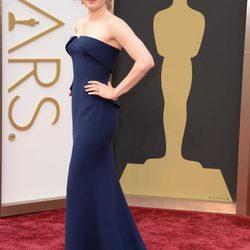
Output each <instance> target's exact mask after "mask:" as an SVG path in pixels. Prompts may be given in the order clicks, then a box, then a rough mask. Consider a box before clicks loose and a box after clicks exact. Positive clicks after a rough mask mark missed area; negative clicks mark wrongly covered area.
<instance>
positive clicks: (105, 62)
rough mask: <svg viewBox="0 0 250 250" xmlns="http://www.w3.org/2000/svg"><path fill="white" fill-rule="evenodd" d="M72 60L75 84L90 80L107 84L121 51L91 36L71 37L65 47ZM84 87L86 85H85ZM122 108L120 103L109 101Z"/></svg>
mask: <svg viewBox="0 0 250 250" xmlns="http://www.w3.org/2000/svg"><path fill="white" fill-rule="evenodd" d="M65 49H66V51H67V53H68V54H69V55H70V56H71V58H72V63H73V75H74V78H73V82H72V84H71V86H70V89H71V90H72V85H73V84H74V83H85V84H87V81H89V80H96V81H100V82H102V83H104V84H107V83H108V81H109V78H110V74H111V73H112V70H113V66H114V63H115V61H116V58H117V56H118V55H119V53H120V50H119V49H118V48H116V47H114V46H112V45H109V44H107V43H105V42H103V41H101V40H99V39H97V38H94V37H90V36H79V37H78V36H71V37H70V39H69V40H68V42H67V43H66V45H65ZM83 85H84V84H83ZM109 101H111V102H114V103H116V104H117V105H119V106H120V104H119V101H118V100H117V101H113V100H109Z"/></svg>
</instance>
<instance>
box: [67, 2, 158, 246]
mask: <svg viewBox="0 0 250 250" xmlns="http://www.w3.org/2000/svg"><path fill="white" fill-rule="evenodd" d="M81 3H82V4H84V6H85V7H87V9H88V16H87V17H86V18H83V19H81V20H79V21H78V22H77V24H76V27H75V32H76V33H75V34H74V35H72V36H71V37H70V39H69V41H68V42H67V43H66V45H65V49H66V51H67V52H68V54H69V55H70V56H71V58H72V62H73V73H74V79H73V82H72V84H71V86H70V93H69V95H70V96H71V97H72V99H71V104H72V123H73V148H72V155H71V159H70V166H69V172H68V179H67V193H66V221H65V249H66V250H145V249H146V246H145V243H144V242H143V240H142V237H141V235H140V233H139V231H138V228H137V226H136V224H135V221H134V219H133V217H132V214H131V212H130V210H129V207H128V205H127V203H126V200H125V197H124V194H123V192H122V189H121V186H120V183H119V179H118V176H117V174H116V171H115V166H114V155H113V136H114V132H115V129H116V127H117V125H118V112H119V107H120V103H119V100H118V99H119V97H120V96H121V95H123V94H124V93H126V92H128V91H129V90H130V89H131V88H133V87H134V86H135V85H136V84H137V83H139V81H140V80H141V79H142V78H143V77H144V76H145V74H146V73H147V72H148V71H149V70H150V69H151V68H152V67H153V66H154V60H153V58H152V56H151V54H150V52H149V51H148V50H147V48H146V47H145V45H144V44H143V42H142V41H141V40H140V39H139V38H138V37H137V36H136V35H135V34H134V32H133V31H132V29H131V28H130V27H129V26H128V24H127V23H126V22H125V21H123V20H122V19H120V18H119V17H117V16H115V15H114V14H112V13H111V12H110V11H109V9H110V8H111V5H110V1H107V0H106V1H105V0H81ZM122 48H123V49H125V50H126V51H127V53H128V54H129V55H130V56H131V58H132V59H133V60H134V65H133V67H132V68H131V70H130V72H128V74H127V76H126V77H125V78H124V79H123V80H122V81H121V82H120V83H119V84H118V85H117V86H116V87H115V88H114V87H113V86H112V84H111V82H110V81H109V79H110V75H111V73H112V70H113V66H114V64H115V62H116V59H117V57H118V55H119V53H120V51H121V49H122Z"/></svg>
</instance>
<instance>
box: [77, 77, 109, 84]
mask: <svg viewBox="0 0 250 250" xmlns="http://www.w3.org/2000/svg"><path fill="white" fill-rule="evenodd" d="M88 81H98V82H101V83H104V84H107V83H108V81H109V76H94V75H92V76H91V75H90V76H81V77H74V78H73V82H74V83H76V84H77V83H81V84H82V83H86V84H87V83H88Z"/></svg>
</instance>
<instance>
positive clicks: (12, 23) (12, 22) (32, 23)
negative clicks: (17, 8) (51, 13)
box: [9, 12, 39, 31]
mask: <svg viewBox="0 0 250 250" xmlns="http://www.w3.org/2000/svg"><path fill="white" fill-rule="evenodd" d="M16 24H25V25H29V26H35V25H36V24H39V21H36V20H35V19H34V18H31V19H29V20H16V19H15V15H14V14H13V13H11V12H9V31H12V30H14V28H15V25H16Z"/></svg>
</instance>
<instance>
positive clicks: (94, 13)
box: [88, 5, 109, 21]
mask: <svg viewBox="0 0 250 250" xmlns="http://www.w3.org/2000/svg"><path fill="white" fill-rule="evenodd" d="M108 13H109V11H108V9H107V8H106V6H105V5H104V6H103V7H101V8H99V9H96V10H90V9H89V10H88V16H89V21H96V20H99V19H102V18H103V17H104V16H106V15H107V14H108Z"/></svg>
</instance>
